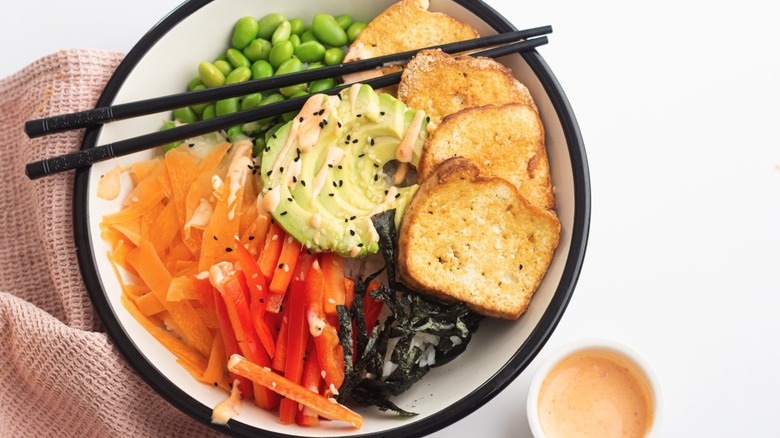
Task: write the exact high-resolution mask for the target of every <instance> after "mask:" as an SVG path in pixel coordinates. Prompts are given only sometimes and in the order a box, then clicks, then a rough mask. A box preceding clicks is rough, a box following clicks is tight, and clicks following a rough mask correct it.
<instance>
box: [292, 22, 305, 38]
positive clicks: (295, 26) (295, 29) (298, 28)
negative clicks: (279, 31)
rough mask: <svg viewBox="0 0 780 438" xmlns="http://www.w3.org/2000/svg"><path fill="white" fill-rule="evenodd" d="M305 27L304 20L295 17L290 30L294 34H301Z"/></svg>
mask: <svg viewBox="0 0 780 438" xmlns="http://www.w3.org/2000/svg"><path fill="white" fill-rule="evenodd" d="M304 27H305V26H304V24H303V20H301V19H300V18H293V19H292V20H290V32H291V33H292V34H293V35H298V36H301V34H302V33H303V29H304Z"/></svg>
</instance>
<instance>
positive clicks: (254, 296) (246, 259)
mask: <svg viewBox="0 0 780 438" xmlns="http://www.w3.org/2000/svg"><path fill="white" fill-rule="evenodd" d="M236 254H237V255H238V263H239V264H240V265H241V270H242V271H243V272H244V277H245V278H246V283H247V288H248V289H249V297H250V300H249V310H250V312H251V313H252V323H253V325H254V327H255V332H257V336H258V337H259V338H260V342H261V343H262V344H263V347H264V348H265V351H266V352H267V353H268V356H270V357H274V353H275V351H276V345H275V341H274V337H273V336H272V335H271V331H270V330H269V329H268V326H267V325H266V324H265V307H266V302H267V301H268V285H267V284H266V281H265V276H264V275H263V272H262V271H261V270H260V265H258V264H257V261H256V260H255V259H254V257H252V255H251V254H249V251H247V249H246V248H244V246H243V245H242V244H241V241H240V240H238V239H236Z"/></svg>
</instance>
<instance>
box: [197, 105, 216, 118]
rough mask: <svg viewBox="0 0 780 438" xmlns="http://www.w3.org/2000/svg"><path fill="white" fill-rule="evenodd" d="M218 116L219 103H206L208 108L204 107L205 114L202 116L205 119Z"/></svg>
mask: <svg viewBox="0 0 780 438" xmlns="http://www.w3.org/2000/svg"><path fill="white" fill-rule="evenodd" d="M216 116H217V105H216V104H213V103H210V104H208V105H206V108H204V109H203V114H201V116H200V117H201V118H202V119H203V120H208V119H213V118H214V117H216Z"/></svg>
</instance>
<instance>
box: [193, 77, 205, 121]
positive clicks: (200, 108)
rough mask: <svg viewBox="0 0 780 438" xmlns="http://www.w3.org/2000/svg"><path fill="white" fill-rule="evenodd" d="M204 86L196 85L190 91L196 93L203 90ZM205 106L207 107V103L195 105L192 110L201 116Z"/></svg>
mask: <svg viewBox="0 0 780 438" xmlns="http://www.w3.org/2000/svg"><path fill="white" fill-rule="evenodd" d="M205 89H206V86H205V85H203V84H200V85H196V86H195V87H194V88H193V89H192V91H198V90H205ZM206 106H208V102H206V103H198V104H195V105H192V110H193V111H195V113H196V114H203V110H204V109H206Z"/></svg>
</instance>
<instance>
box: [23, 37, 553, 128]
mask: <svg viewBox="0 0 780 438" xmlns="http://www.w3.org/2000/svg"><path fill="white" fill-rule="evenodd" d="M551 32H552V27H551V26H542V27H535V28H531V29H524V30H518V31H513V32H506V33H501V34H497V35H491V36H487V37H482V38H475V39H471V40H466V41H459V42H455V43H449V44H442V45H439V46H432V47H428V48H427V49H432V48H437V49H441V50H442V51H444V52H446V53H461V52H466V51H469V50H476V49H479V48H483V47H490V46H494V45H499V44H506V43H511V42H515V41H519V40H522V39H527V38H532V37H538V36H541V35H546V34H549V33H551ZM420 50H425V49H417V50H410V51H407V52H402V53H396V54H392V55H387V56H380V57H376V58H369V59H363V60H359V61H353V62H346V63H342V64H337V65H333V66H328V67H322V68H319V69H314V70H306V71H302V72H299V73H291V74H286V75H280V76H273V77H270V78H265V79H255V80H251V81H247V82H241V83H238V84H230V85H223V86H221V87H215V88H207V89H205V90H197V91H190V92H186V93H181V94H172V95H168V96H161V97H155V98H151V99H146V100H141V101H137V102H129V103H124V104H119V105H114V106H107V107H100V108H94V109H90V110H86V111H80V112H76V113H71V114H63V115H57V116H53V117H47V118H43V119H35V120H30V121H27V122H26V123H25V125H24V131H25V132H26V133H27V136H28V137H29V138H35V137H40V136H43V135H47V134H53V133H55V132H62V131H68V130H72V129H79V128H86V127H90V126H96V125H100V124H103V123H106V122H111V121H114V120H122V119H127V118H130V117H137V116H142V115H146V114H154V113H156V112H161V111H166V110H173V109H176V108H183V107H186V106H190V105H195V104H199V103H206V102H211V101H215V100H220V99H227V98H230V97H237V96H243V95H246V94H250V93H255V92H258V91H264V90H272V89H276V88H282V87H287V86H290V85H296V84H301V83H306V82H311V81H314V80H317V79H323V78H331V77H337V76H343V75H345V74H348V73H355V72H359V71H365V70H370V69H374V68H378V67H384V66H388V65H394V64H399V63H404V62H406V61H408V60H409V59H411V58H412V56H414V55H415V54H416V53H417V52H419V51H420Z"/></svg>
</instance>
